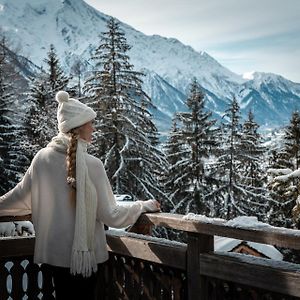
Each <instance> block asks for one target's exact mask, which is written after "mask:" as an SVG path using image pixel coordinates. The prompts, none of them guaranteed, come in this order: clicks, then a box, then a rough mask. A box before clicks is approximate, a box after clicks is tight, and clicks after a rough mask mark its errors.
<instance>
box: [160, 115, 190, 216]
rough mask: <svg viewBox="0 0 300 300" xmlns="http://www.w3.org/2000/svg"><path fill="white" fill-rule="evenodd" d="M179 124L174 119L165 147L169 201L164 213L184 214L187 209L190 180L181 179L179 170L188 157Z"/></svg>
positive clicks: (166, 189) (166, 184)
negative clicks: (187, 191)
mask: <svg viewBox="0 0 300 300" xmlns="http://www.w3.org/2000/svg"><path fill="white" fill-rule="evenodd" d="M177 122H178V121H177V120H176V118H173V121H172V127H171V131H170V134H169V136H168V139H167V141H166V143H165V145H164V151H165V154H166V157H167V160H168V167H167V168H166V170H165V172H164V174H163V178H162V182H163V185H164V190H165V192H166V194H167V195H168V200H169V201H168V202H165V203H164V206H163V207H162V209H163V211H171V212H174V211H176V212H184V209H185V208H186V207H185V202H186V201H185V200H184V199H185V198H184V197H185V196H186V195H185V191H184V190H185V188H186V186H188V181H189V178H187V177H186V176H185V177H183V178H180V177H179V176H178V175H179V174H182V170H181V169H180V168H179V167H180V166H181V161H182V160H186V159H187V158H188V155H187V151H185V142H183V139H182V136H181V134H180V129H179V128H178V126H177ZM180 200H181V201H180ZM175 203H176V205H175Z"/></svg>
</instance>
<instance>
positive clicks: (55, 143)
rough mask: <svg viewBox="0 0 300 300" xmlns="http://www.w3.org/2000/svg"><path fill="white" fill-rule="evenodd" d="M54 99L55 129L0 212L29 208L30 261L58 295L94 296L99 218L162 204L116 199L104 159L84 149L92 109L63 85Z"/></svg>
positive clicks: (120, 221) (125, 221)
mask: <svg viewBox="0 0 300 300" xmlns="http://www.w3.org/2000/svg"><path fill="white" fill-rule="evenodd" d="M56 100H57V101H58V103H59V105H58V111H57V120H58V129H59V134H58V135H57V136H56V137H54V138H53V139H52V141H51V142H50V143H49V144H48V146H47V147H46V148H43V149H41V150H40V151H39V152H38V153H37V154H36V155H35V157H34V159H33V160H32V163H31V165H30V167H29V169H28V170H27V172H26V174H25V175H24V177H23V179H22V181H21V182H20V183H19V184H18V185H17V186H16V187H15V188H14V189H12V190H11V191H9V192H8V193H7V194H5V195H4V196H2V197H1V198H0V216H20V215H26V214H30V213H31V214H32V222H33V225H34V228H35V233H36V241H35V250H34V262H35V263H41V264H43V267H44V268H47V269H48V271H51V272H52V274H53V278H54V285H55V291H56V299H92V298H93V290H94V286H95V282H96V281H95V278H96V275H95V274H96V271H97V268H98V267H99V266H100V264H101V263H103V262H105V261H106V260H107V259H108V252H107V248H106V238H105V232H104V226H103V224H106V225H108V226H111V227H125V226H128V225H130V224H133V223H135V221H136V220H137V219H138V217H139V216H140V214H141V213H143V212H155V211H159V209H160V205H159V203H158V202H157V201H155V200H148V201H136V202H134V204H133V205H132V206H130V207H122V206H118V205H117V204H116V201H115V198H114V195H113V192H112V189H111V186H110V183H109V181H108V178H107V175H106V173H105V170H104V167H103V164H102V163H101V161H100V160H99V159H97V158H96V157H94V156H92V155H89V154H87V152H86V148H87V144H88V143H90V142H91V140H92V132H93V130H94V129H93V125H92V121H93V120H94V119H95V117H96V113H95V112H94V111H93V110H92V109H91V108H90V107H88V106H87V105H85V104H83V103H81V102H80V101H78V100H76V99H72V98H69V94H68V93H67V92H64V91H60V92H58V93H57V94H56Z"/></svg>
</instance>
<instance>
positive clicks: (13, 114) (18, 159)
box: [0, 36, 27, 194]
mask: <svg viewBox="0 0 300 300" xmlns="http://www.w3.org/2000/svg"><path fill="white" fill-rule="evenodd" d="M11 52H12V50H10V49H9V44H8V41H7V39H6V37H5V36H1V40H0V194H4V193H6V192H7V191H8V190H9V189H11V188H12V187H14V186H15V185H16V183H17V182H18V181H19V180H20V177H21V176H22V173H23V172H24V168H25V165H26V163H27V158H26V156H24V153H23V149H22V146H21V138H22V136H23V128H22V121H23V115H22V110H21V109H20V107H19V101H18V100H17V99H18V96H19V91H18V87H17V84H16V82H17V81H18V76H19V75H18V72H17V70H16V68H15V67H14V65H13V64H12V62H11V61H10V55H9V54H10V53H11Z"/></svg>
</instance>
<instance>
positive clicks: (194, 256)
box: [187, 233, 214, 300]
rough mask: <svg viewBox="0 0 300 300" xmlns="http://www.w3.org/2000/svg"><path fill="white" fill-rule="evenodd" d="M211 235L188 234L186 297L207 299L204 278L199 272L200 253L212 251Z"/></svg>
mask: <svg viewBox="0 0 300 300" xmlns="http://www.w3.org/2000/svg"><path fill="white" fill-rule="evenodd" d="M213 249H214V245H213V236H209V235H205V234H196V233H189V234H188V244H187V284H188V299H189V300H193V299H207V296H206V279H205V277H204V276H201V275H200V273H199V267H200V253H208V252H211V251H213Z"/></svg>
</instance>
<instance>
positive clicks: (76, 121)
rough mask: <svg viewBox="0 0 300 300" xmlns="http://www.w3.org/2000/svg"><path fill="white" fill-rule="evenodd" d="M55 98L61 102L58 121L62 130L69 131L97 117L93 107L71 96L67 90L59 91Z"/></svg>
mask: <svg viewBox="0 0 300 300" xmlns="http://www.w3.org/2000/svg"><path fill="white" fill-rule="evenodd" d="M55 99H56V101H57V102H58V103H59V104H58V109H57V121H58V129H59V131H60V132H63V133H67V132H69V131H70V130H71V129H73V128H76V127H80V126H81V125H83V124H85V123H87V122H89V121H92V120H93V119H95V118H96V113H95V111H94V110H93V109H91V108H90V107H88V106H87V105H86V104H84V103H82V102H80V101H79V100H77V99H73V98H70V97H69V94H68V93H67V92H65V91H59V92H58V93H57V94H56V96H55Z"/></svg>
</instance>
